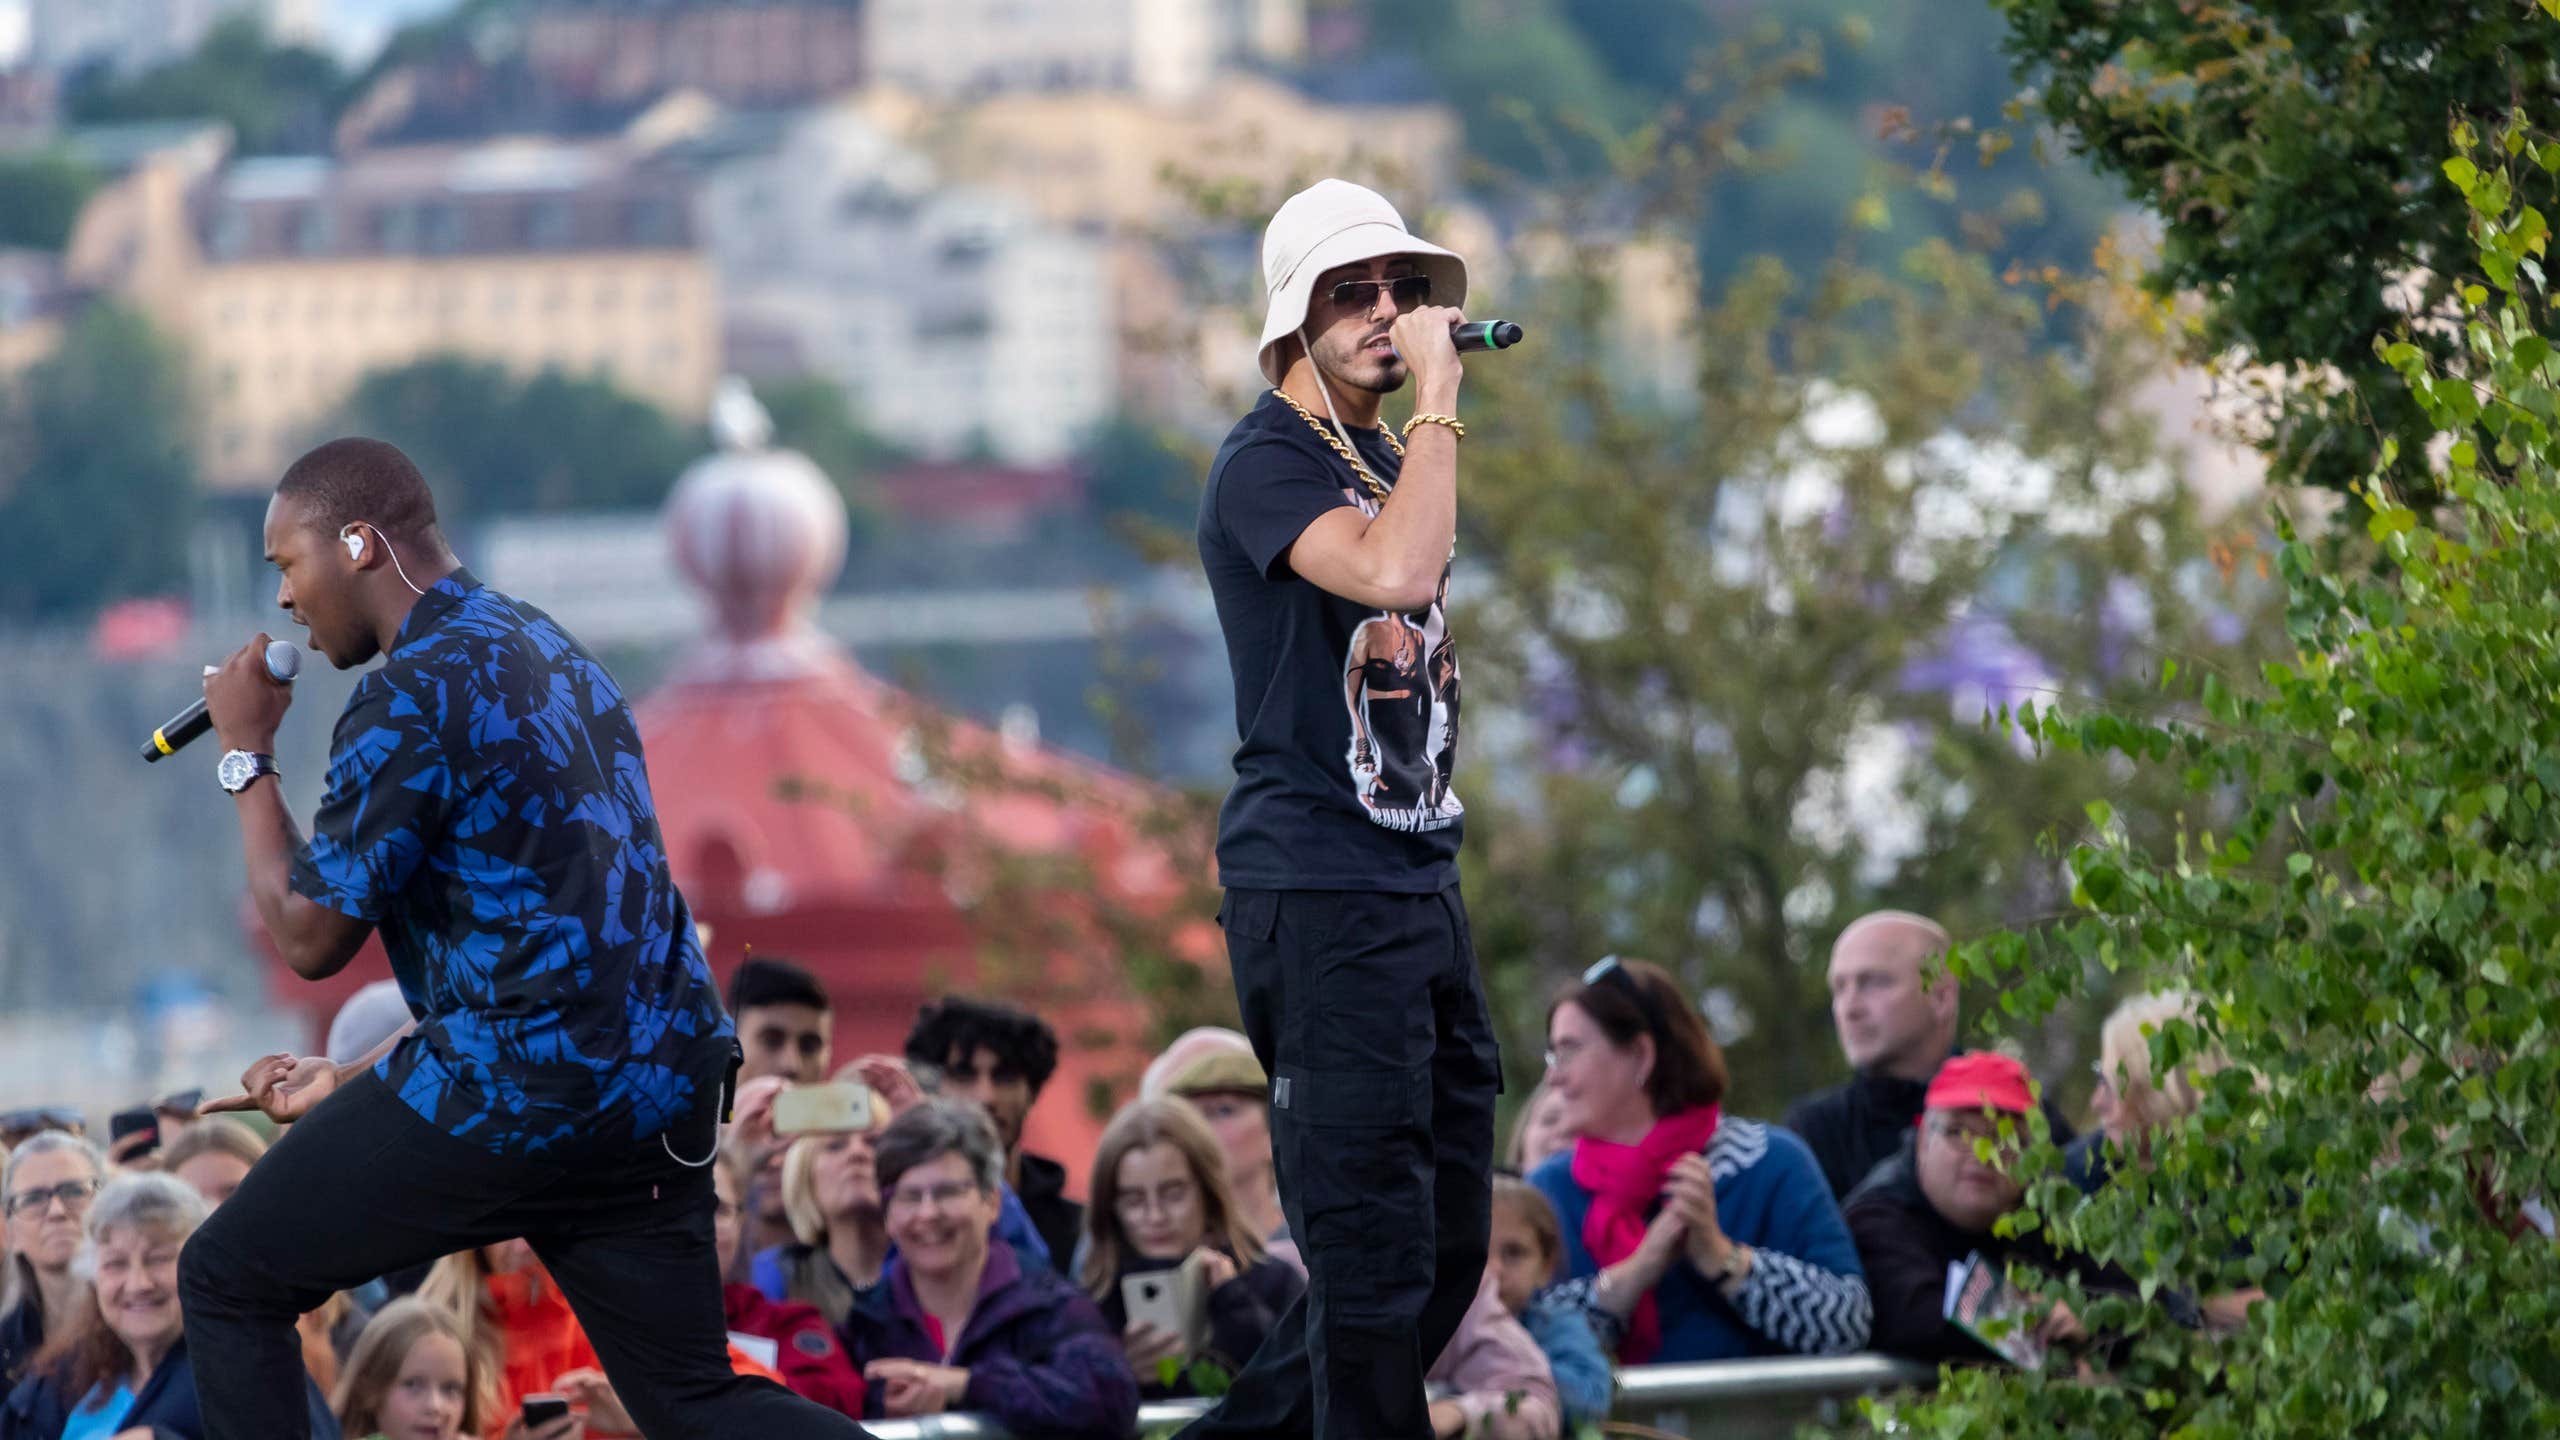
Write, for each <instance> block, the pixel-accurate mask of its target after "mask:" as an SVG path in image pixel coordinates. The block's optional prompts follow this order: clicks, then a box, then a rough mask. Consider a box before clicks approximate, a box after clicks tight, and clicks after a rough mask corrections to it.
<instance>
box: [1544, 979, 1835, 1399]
mask: <svg viewBox="0 0 2560 1440" xmlns="http://www.w3.org/2000/svg"><path fill="white" fill-rule="evenodd" d="M1547 1046H1548V1049H1547V1085H1548V1088H1549V1090H1550V1091H1551V1092H1552V1093H1553V1094H1555V1095H1556V1096H1557V1097H1559V1099H1560V1102H1561V1104H1562V1107H1563V1119H1564V1121H1565V1123H1566V1127H1567V1128H1568V1129H1569V1130H1570V1131H1571V1132H1572V1133H1574V1134H1576V1135H1578V1136H1579V1137H1580V1138H1579V1139H1577V1140H1575V1141H1574V1143H1573V1148H1572V1149H1571V1150H1569V1151H1566V1152H1565V1153H1563V1154H1560V1155H1556V1156H1553V1157H1552V1158H1550V1159H1548V1160H1547V1161H1546V1163H1544V1164H1542V1165H1540V1166H1539V1167H1538V1168H1537V1169H1536V1170H1535V1171H1534V1172H1532V1173H1531V1174H1530V1176H1529V1183H1530V1184H1532V1185H1534V1186H1536V1187H1537V1188H1538V1190H1539V1191H1540V1192H1541V1193H1543V1194H1544V1195H1545V1196H1546V1197H1547V1199H1548V1201H1549V1202H1550V1203H1552V1204H1553V1205H1554V1206H1555V1208H1556V1217H1557V1219H1558V1220H1559V1221H1560V1222H1561V1223H1562V1226H1563V1230H1564V1252H1565V1253H1564V1273H1565V1274H1567V1275H1568V1276H1570V1277H1572V1278H1571V1279H1570V1280H1569V1281H1568V1282H1567V1283H1568V1284H1569V1285H1571V1286H1573V1287H1575V1288H1576V1289H1579V1290H1581V1291H1582V1292H1583V1294H1582V1296H1581V1297H1580V1298H1582V1300H1583V1302H1584V1304H1585V1306H1586V1308H1587V1309H1588V1310H1590V1311H1591V1312H1593V1313H1594V1315H1595V1318H1598V1319H1601V1320H1602V1321H1603V1322H1604V1323H1605V1322H1615V1323H1616V1324H1617V1325H1618V1326H1619V1327H1620V1337H1621V1338H1620V1340H1619V1343H1618V1358H1619V1359H1620V1360H1622V1361H1624V1362H1625V1363H1627V1364H1631V1365H1642V1364H1649V1363H1653V1362H1657V1361H1660V1362H1666V1363H1668V1362H1674V1361H1689V1360H1727V1359H1733V1358H1736V1357H1740V1356H1746V1355H1834V1354H1842V1353H1845V1352H1848V1351H1852V1350H1856V1349H1859V1348H1860V1347H1862V1346H1864V1345H1865V1344H1866V1343H1867V1325H1868V1319H1869V1313H1870V1305H1869V1301H1868V1297H1867V1286H1866V1281H1865V1279H1864V1278H1862V1276H1861V1275H1860V1273H1859V1270H1858V1251H1857V1247H1856V1246H1855V1245H1854V1244H1853V1243H1852V1242H1851V1241H1850V1239H1849V1228H1848V1226H1847V1225H1846V1224H1844V1223H1843V1222H1842V1221H1841V1218H1840V1206H1839V1204H1838V1203H1837V1202H1836V1201H1834V1200H1833V1199H1832V1198H1831V1187H1830V1185H1829V1184H1828V1183H1827V1182H1826V1181H1825V1180H1824V1179H1823V1177H1822V1169H1821V1167H1820V1166H1819V1165H1817V1164H1816V1163H1815V1162H1814V1158H1813V1153H1812V1152H1811V1151H1809V1150H1807V1149H1806V1148H1805V1145H1804V1142H1803V1141H1801V1140H1798V1139H1797V1138H1796V1137H1795V1136H1794V1135H1792V1134H1790V1133H1788V1132H1787V1131H1785V1130H1782V1129H1780V1128H1778V1127H1777V1126H1775V1125H1764V1124H1762V1123H1761V1122H1759V1121H1757V1120H1745V1119H1742V1118H1740V1117H1737V1116H1730V1115H1725V1114H1724V1113H1722V1111H1721V1109H1720V1108H1719V1104H1718V1102H1720V1101H1721V1100H1722V1099H1723V1098H1724V1091H1725V1066H1724V1053H1723V1052H1722V1051H1721V1050H1719V1049H1718V1048H1717V1047H1716V1042H1715V1040H1714V1038H1713V1037H1711V1036H1710V1035H1708V1034H1707V1027H1706V1024H1705V1022H1703V1021H1702V1020H1700V1019H1699V1017H1698V1013H1697V1011H1696V1010H1695V1009H1694V1008H1692V1007H1691V1006H1690V1004H1689V1003H1688V1000H1687V999H1686V998H1685V997H1684V996H1682V995H1681V993H1680V987H1679V986H1678V985H1677V984H1676V983H1674V982H1673V981H1672V979H1671V977H1670V976H1669V975H1667V974H1665V973H1663V971H1662V970H1660V969H1659V968H1657V967H1655V966H1652V965H1648V964H1646V963H1644V962H1643V961H1641V960H1620V959H1618V958H1617V957H1615V956H1611V957H1610V958H1608V959H1606V960H1603V961H1601V962H1600V963H1599V964H1597V965H1594V966H1592V967H1591V968H1590V969H1589V970H1586V971H1584V972H1583V976H1582V980H1581V983H1579V984H1576V985H1572V986H1569V987H1567V989H1566V990H1565V992H1564V993H1563V994H1562V995H1560V996H1558V997H1557V999H1556V1002H1555V1005H1554V1006H1553V1008H1551V1009H1550V1010H1549V1011H1548V1012H1547Z"/></svg>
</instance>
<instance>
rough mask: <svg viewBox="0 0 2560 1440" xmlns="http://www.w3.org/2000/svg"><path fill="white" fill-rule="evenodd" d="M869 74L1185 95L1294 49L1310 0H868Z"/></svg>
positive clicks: (935, 82) (971, 84) (961, 87)
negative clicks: (1232, 70)
mask: <svg viewBox="0 0 2560 1440" xmlns="http://www.w3.org/2000/svg"><path fill="white" fill-rule="evenodd" d="M869 16H870V19H869V42H870V52H871V65H872V73H873V75H874V77H875V78H877V79H880V80H884V81H887V82H889V83H891V84H894V85H899V86H903V87H905V88H907V89H911V90H915V91H917V92H919V93H922V94H925V95H930V96H936V97H944V98H949V97H970V96H978V95H987V94H992V93H995V92H998V91H1005V90H1085V89H1096V90H1130V91H1135V92H1137V93H1139V94H1141V95H1145V96H1147V97H1149V98H1151V99H1157V100H1188V99H1191V98H1193V97H1194V96H1197V95H1199V94H1201V93H1202V92H1203V91H1204V90H1206V89H1207V88H1208V87H1209V85H1210V83H1211V82H1212V80H1213V79H1214V78H1215V77H1216V75H1217V73H1218V71H1219V70H1220V68H1222V67H1224V66H1228V65H1233V64H1239V63H1245V64H1250V63H1254V62H1258V61H1278V60H1289V59H1295V58H1296V57H1297V55H1298V54H1299V53H1300V52H1301V51H1302V50H1303V49H1304V48H1305V44H1306V0H871V3H870V10H869Z"/></svg>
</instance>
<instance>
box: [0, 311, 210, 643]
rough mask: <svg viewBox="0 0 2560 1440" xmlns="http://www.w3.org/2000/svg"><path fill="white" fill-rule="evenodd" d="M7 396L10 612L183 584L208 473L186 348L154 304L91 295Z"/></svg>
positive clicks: (70, 614)
mask: <svg viewBox="0 0 2560 1440" xmlns="http://www.w3.org/2000/svg"><path fill="white" fill-rule="evenodd" d="M5 399H6V407H5V411H0V616H5V617H7V618H8V619H11V620H16V621H21V622H24V621H42V620H66V619H73V618H77V617H79V616H81V615H83V614H85V613H87V612H88V611H90V610H92V609H94V608H95V607H96V606H98V605H99V604H101V603H103V602H105V601H109V600H116V599H121V598H124V597H127V596H135V595H165V594H169V593H172V592H177V591H183V590H184V589H185V579H186V549H187V536H188V532H189V529H190V528H191V527H192V525H193V524H194V519H195V505H196V483H197V482H196V469H195V461H194V457H193V456H192V454H191V453H190V451H189V448H188V440H187V437H188V433H189V431H188V415H189V408H188V396H187V384H186V366H185V362H184V360H183V358H182V357H181V356H180V355H179V354H178V353H177V351H176V350H175V349H174V348H173V347H172V346H171V345H170V344H169V343H168V342H167V341H166V340H164V339H162V338H161V337H160V336H159V335H158V334H157V333H155V332H154V331H153V330H152V328H151V326H150V324H149V323H148V322H147V321H145V320H144V319H143V318H142V317H141V316H139V315H136V314H134V313H132V312H131V311H128V310H122V309H118V308H115V307H113V306H108V305H95V306H91V307H90V308H89V309H88V310H86V311H85V312H83V313H82V315H81V316H80V318H79V320H78V321H76V322H75V323H74V324H73V325H72V326H71V328H70V331H69V332H68V333H67V334H66V335H65V336H64V337H63V342H62V346H61V348H60V350H58V351H57V352H56V353H55V354H54V355H53V356H52V358H50V359H48V360H45V361H44V362H42V363H41V364H38V365H36V366H35V367H34V368H32V369H31V370H29V371H28V372H27V373H26V375H25V376H24V377H23V378H22V379H21V380H20V381H19V382H18V384H17V385H16V386H15V387H14V391H13V392H11V393H7V394H6V395H5Z"/></svg>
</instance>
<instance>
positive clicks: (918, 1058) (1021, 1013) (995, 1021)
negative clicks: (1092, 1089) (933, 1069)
mask: <svg viewBox="0 0 2560 1440" xmlns="http://www.w3.org/2000/svg"><path fill="white" fill-rule="evenodd" d="M980 1046H984V1047H985V1048H987V1049H989V1050H992V1051H994V1052H995V1054H996V1064H997V1065H999V1066H1000V1067H1002V1068H1004V1069H1007V1070H1012V1071H1015V1072H1016V1073H1018V1074H1020V1075H1021V1076H1022V1078H1023V1079H1025V1080H1027V1081H1029V1082H1030V1084H1031V1093H1032V1094H1033V1095H1034V1096H1037V1095H1038V1094H1039V1093H1040V1090H1041V1087H1043V1086H1045V1085H1047V1084H1048V1083H1049V1077H1050V1076H1051V1075H1053V1074H1055V1073H1057V1069H1058V1032H1057V1031H1055V1030H1052V1029H1050V1028H1049V1022H1048V1021H1046V1020H1043V1019H1041V1018H1040V1017H1039V1016H1037V1015H1034V1014H1031V1013H1030V1012H1029V1011H1026V1010H1017V1009H1015V1008H1014V1007H1012V1006H1010V1005H1005V1004H1000V1003H998V1002H996V1001H993V1000H973V999H971V998H969V997H968V996H966V995H945V996H943V997H942V998H941V999H939V1000H936V1001H932V1002H931V1003H929V1004H927V1005H926V1006H925V1007H924V1008H923V1009H921V1010H918V1011H917V1012H916V1023H915V1028H913V1029H911V1030H909V1031H908V1032H907V1063H909V1064H911V1065H934V1066H942V1065H948V1064H950V1063H951V1057H952V1056H954V1055H963V1056H966V1055H970V1054H974V1053H976V1051H977V1050H978V1048H979V1047H980Z"/></svg>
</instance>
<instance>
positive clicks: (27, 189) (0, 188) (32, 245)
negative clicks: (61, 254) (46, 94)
mask: <svg viewBox="0 0 2560 1440" xmlns="http://www.w3.org/2000/svg"><path fill="white" fill-rule="evenodd" d="M98 184H99V176H98V172H97V171H96V170H94V169H91V168H90V167H89V166H87V165H85V164H83V163H81V161H80V160H79V159H78V157H76V156H73V155H71V154H68V153H67V152H64V151H62V150H58V149H56V150H38V151H34V152H33V153H30V154H20V155H4V156H0V247H12V246H15V247H24V248H28V249H35V250H59V249H61V248H62V247H63V244H64V242H66V241H68V240H69V239H70V238H71V226H72V224H73V222H75V221H77V220H78V219H79V218H80V207H81V206H83V205H86V204H87V203H89V196H90V195H91V194H92V193H94V192H95V191H96V190H97V188H98Z"/></svg>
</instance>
